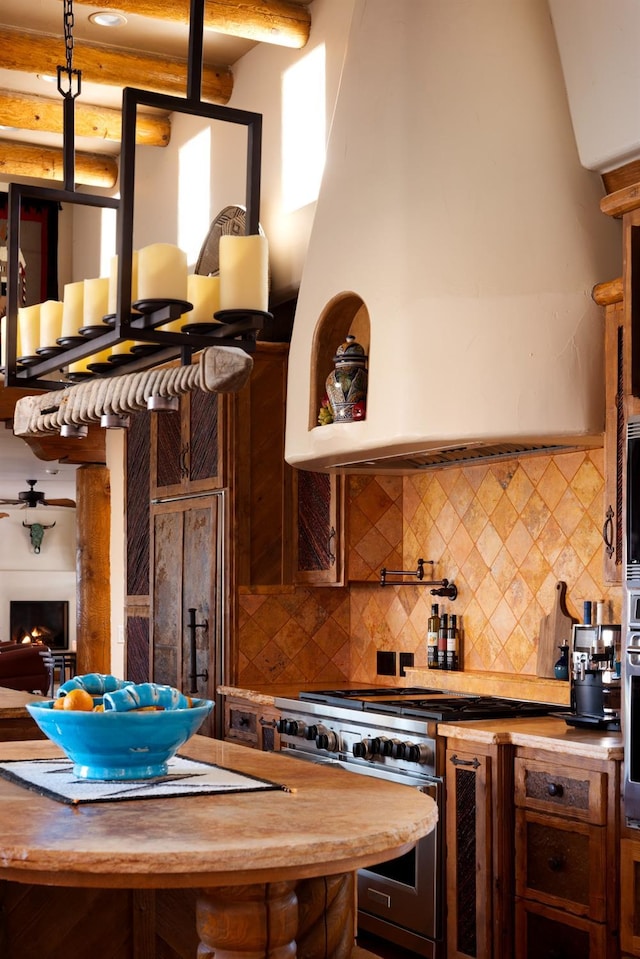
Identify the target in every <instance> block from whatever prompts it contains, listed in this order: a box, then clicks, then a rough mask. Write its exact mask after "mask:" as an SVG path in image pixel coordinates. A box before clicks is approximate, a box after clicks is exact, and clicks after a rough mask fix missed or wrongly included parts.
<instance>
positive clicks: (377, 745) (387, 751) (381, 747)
mask: <svg viewBox="0 0 640 959" xmlns="http://www.w3.org/2000/svg"><path fill="white" fill-rule="evenodd" d="M392 745H393V744H392V742H391V740H390V739H387V737H386V736H376V737H375V739H372V740H371V752H372V753H373V755H374V756H390V755H391V748H392Z"/></svg>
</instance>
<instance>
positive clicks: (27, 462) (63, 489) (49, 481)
mask: <svg viewBox="0 0 640 959" xmlns="http://www.w3.org/2000/svg"><path fill="white" fill-rule="evenodd" d="M76 469H77V467H76V466H69V465H66V464H64V463H58V462H56V461H55V460H54V461H53V462H48V461H45V460H40V459H38V458H37V457H36V456H35V455H34V453H33V452H32V451H31V449H30V448H29V447H28V446H27V444H26V443H25V442H24V440H22V439H20V438H19V437H17V436H14V435H13V431H12V430H11V429H6V428H5V425H4V423H0V499H3V498H9V499H17V496H18V492H19V491H20V490H26V489H27V483H26V480H28V479H35V480H37V481H38V485H37V487H36V489H39V490H42V491H43V492H44V494H45V496H47V497H49V498H50V499H64V498H68V499H75V473H76ZM0 510H6V506H3V505H0Z"/></svg>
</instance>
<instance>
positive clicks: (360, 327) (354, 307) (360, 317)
mask: <svg viewBox="0 0 640 959" xmlns="http://www.w3.org/2000/svg"><path fill="white" fill-rule="evenodd" d="M349 334H352V335H353V336H355V338H356V340H357V341H358V343H360V344H361V345H362V346H363V347H364V351H365V353H366V354H367V356H370V345H371V324H370V320H369V311H368V309H367V307H366V304H365V302H364V300H363V299H362V297H360V296H358V294H357V293H352V292H344V293H337V294H336V296H334V297H333V298H332V299H331V300H329V302H328V303H327V305H326V306H325V308H324V310H323V311H322V313H321V314H320V318H319V320H318V322H317V324H316V329H315V332H314V334H313V345H312V350H311V389H310V397H309V429H310V430H312V429H313V428H314V427H316V426H317V425H318V412H319V410H320V406H321V404H322V400H323V398H324V396H325V394H326V387H325V383H326V380H327V377H328V376H329V374H330V373H331V372H332V371H333V369H334V366H333V357H334V356H335V354H336V350H337V349H338V347H339V346H340V344H341V343H344V340H345V338H346V337H347V336H348V335H349Z"/></svg>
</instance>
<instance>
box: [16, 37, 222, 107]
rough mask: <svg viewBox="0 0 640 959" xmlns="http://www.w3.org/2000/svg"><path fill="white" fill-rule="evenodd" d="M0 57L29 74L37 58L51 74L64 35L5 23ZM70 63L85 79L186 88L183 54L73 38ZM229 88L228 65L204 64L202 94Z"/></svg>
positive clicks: (174, 90) (173, 91)
mask: <svg viewBox="0 0 640 959" xmlns="http://www.w3.org/2000/svg"><path fill="white" fill-rule="evenodd" d="M0 63H1V64H2V66H3V68H4V69H5V70H20V71H21V72H23V73H31V74H33V72H34V64H37V68H38V72H39V73H46V74H53V75H54V76H55V74H56V70H57V67H58V64H63V63H64V45H63V41H62V38H61V37H56V36H52V35H50V34H45V33H30V32H28V31H20V30H15V29H13V28H11V27H3V28H2V32H1V33H0ZM73 66H74V69H75V70H80V71H81V73H82V80H83V82H85V83H101V84H107V85H110V86H114V87H119V88H120V87H137V88H139V89H142V90H153V91H155V92H157V93H166V94H169V95H171V96H178V97H180V96H182V97H184V96H186V92H187V61H186V60H179V59H177V58H172V57H164V56H155V55H153V54H149V53H139V52H137V51H134V50H121V49H117V48H116V47H102V46H99V45H98V44H94V43H86V42H81V41H79V40H74V44H73ZM232 90H233V75H232V73H231V71H230V70H229V69H228V68H227V67H211V66H205V67H203V70H202V99H203V100H206V101H208V102H210V103H222V104H225V103H227V102H228V101H229V98H230V96H231V92H232Z"/></svg>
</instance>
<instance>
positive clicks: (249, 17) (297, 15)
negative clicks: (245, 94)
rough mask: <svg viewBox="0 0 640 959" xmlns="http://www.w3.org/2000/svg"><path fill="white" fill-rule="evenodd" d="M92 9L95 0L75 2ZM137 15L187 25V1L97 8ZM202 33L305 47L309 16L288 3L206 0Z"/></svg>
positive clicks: (151, 0)
mask: <svg viewBox="0 0 640 959" xmlns="http://www.w3.org/2000/svg"><path fill="white" fill-rule="evenodd" d="M76 2H77V3H80V4H85V5H87V6H90V7H95V5H96V4H95V0H76ZM125 7H126V10H125V12H126V13H131V14H138V15H139V16H142V17H151V18H152V19H156V20H171V21H173V22H174V23H188V22H189V12H190V3H189V0H128V2H127V3H126V4H125V5H124V7H123V4H122V0H104V2H103V0H100V8H101V9H105V10H117V11H118V12H122V10H123V9H124V8H125ZM204 27H205V30H213V31H215V32H216V33H225V34H228V35H230V36H233V37H243V38H245V39H246V40H256V41H258V42H260V43H272V44H275V45H277V46H282V47H294V48H295V49H300V48H301V47H304V45H305V44H306V43H307V41H308V39H309V33H310V31H311V14H310V13H309V10H308V8H307V7H306V6H304V5H301V4H299V3H290V2H289V0H269V2H268V3H265V2H264V0H205V5H204Z"/></svg>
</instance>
